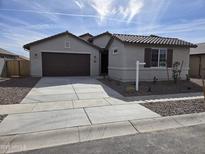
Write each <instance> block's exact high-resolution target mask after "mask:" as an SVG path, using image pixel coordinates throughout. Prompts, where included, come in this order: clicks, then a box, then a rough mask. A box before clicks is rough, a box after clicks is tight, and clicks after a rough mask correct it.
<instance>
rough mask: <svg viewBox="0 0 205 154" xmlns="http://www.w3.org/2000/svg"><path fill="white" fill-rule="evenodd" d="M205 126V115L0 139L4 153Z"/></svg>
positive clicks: (98, 125) (126, 122)
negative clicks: (199, 125)
mask: <svg viewBox="0 0 205 154" xmlns="http://www.w3.org/2000/svg"><path fill="white" fill-rule="evenodd" d="M198 124H205V113H198V114H190V115H181V116H172V117H161V118H151V119H143V120H131V121H122V122H115V123H105V124H97V125H89V126H79V127H71V128H63V129H54V130H49V131H40V132H34V133H24V134H16V135H8V136H1V137H0V144H1V145H2V146H1V147H6V148H4V149H3V150H4V152H5V153H11V152H18V151H27V150H32V149H40V148H45V147H53V146H59V145H64V144H71V143H78V142H84V141H90V140H96V139H103V138H109V137H114V136H124V135H130V134H138V133H144V132H153V131H159V130H166V129H173V128H181V127H186V126H193V125H198Z"/></svg>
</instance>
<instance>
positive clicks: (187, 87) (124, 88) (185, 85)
mask: <svg viewBox="0 0 205 154" xmlns="http://www.w3.org/2000/svg"><path fill="white" fill-rule="evenodd" d="M99 81H101V82H102V83H103V84H105V85H107V86H109V87H110V88H112V89H114V90H115V91H117V92H119V93H120V94H121V95H123V96H125V97H126V96H145V95H163V94H177V93H190V92H202V87H201V86H200V85H198V84H196V83H194V82H192V81H187V80H180V81H178V82H177V83H176V84H175V83H174V81H157V82H156V83H154V82H140V83H139V91H138V92H136V91H135V83H123V82H119V81H116V80H112V79H99Z"/></svg>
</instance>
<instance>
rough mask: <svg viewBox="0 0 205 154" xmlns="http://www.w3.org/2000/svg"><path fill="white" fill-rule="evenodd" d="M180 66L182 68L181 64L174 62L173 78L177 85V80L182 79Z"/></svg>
mask: <svg viewBox="0 0 205 154" xmlns="http://www.w3.org/2000/svg"><path fill="white" fill-rule="evenodd" d="M179 66H180V62H178V61H176V62H174V64H173V67H172V78H173V80H174V83H177V80H178V79H180V73H181V70H180V68H179Z"/></svg>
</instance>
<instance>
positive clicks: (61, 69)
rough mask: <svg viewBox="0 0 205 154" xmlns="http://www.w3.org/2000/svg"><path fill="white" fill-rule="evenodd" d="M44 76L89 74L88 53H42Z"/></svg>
mask: <svg viewBox="0 0 205 154" xmlns="http://www.w3.org/2000/svg"><path fill="white" fill-rule="evenodd" d="M42 68H43V75H44V76H89V75H90V55H89V54H70V53H42Z"/></svg>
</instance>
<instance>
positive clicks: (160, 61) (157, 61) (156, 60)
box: [151, 49, 167, 67]
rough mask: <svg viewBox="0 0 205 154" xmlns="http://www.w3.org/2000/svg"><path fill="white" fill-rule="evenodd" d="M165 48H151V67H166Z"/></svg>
mask: <svg viewBox="0 0 205 154" xmlns="http://www.w3.org/2000/svg"><path fill="white" fill-rule="evenodd" d="M166 62H167V49H152V59H151V66H152V67H166V65H167V63H166Z"/></svg>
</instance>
